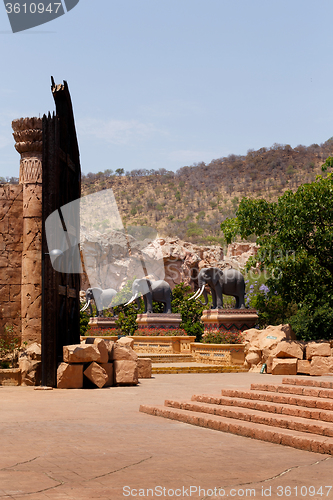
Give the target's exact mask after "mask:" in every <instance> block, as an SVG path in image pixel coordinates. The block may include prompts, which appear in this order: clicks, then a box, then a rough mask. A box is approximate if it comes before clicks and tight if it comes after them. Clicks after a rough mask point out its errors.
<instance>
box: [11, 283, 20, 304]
mask: <svg viewBox="0 0 333 500" xmlns="http://www.w3.org/2000/svg"><path fill="white" fill-rule="evenodd" d="M9 300H10V301H11V302H16V301H19V302H21V286H20V285H9Z"/></svg>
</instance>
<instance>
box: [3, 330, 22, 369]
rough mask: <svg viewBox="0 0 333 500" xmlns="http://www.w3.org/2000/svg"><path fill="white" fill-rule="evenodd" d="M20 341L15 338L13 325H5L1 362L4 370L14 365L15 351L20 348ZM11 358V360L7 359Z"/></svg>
mask: <svg viewBox="0 0 333 500" xmlns="http://www.w3.org/2000/svg"><path fill="white" fill-rule="evenodd" d="M19 343H20V339H19V338H18V337H16V336H15V332H14V327H13V325H5V327H4V331H3V332H2V334H1V338H0V360H1V367H2V368H9V366H10V364H11V365H12V366H13V365H14V355H15V351H16V350H17V349H18V348H19ZM8 357H9V358H10V360H8V359H5V358H8Z"/></svg>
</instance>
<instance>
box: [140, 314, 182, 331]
mask: <svg viewBox="0 0 333 500" xmlns="http://www.w3.org/2000/svg"><path fill="white" fill-rule="evenodd" d="M136 322H137V324H138V326H139V330H140V329H142V328H152V329H153V328H166V329H167V330H176V329H177V328H179V325H180V323H181V322H182V318H181V315H180V314H173V313H171V314H167V313H165V314H164V313H150V314H148V313H146V314H138V315H137V317H136Z"/></svg>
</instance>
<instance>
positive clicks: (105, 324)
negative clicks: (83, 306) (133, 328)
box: [89, 316, 117, 330]
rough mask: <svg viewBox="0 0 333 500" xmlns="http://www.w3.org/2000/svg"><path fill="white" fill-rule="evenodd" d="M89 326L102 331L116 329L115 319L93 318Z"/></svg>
mask: <svg viewBox="0 0 333 500" xmlns="http://www.w3.org/2000/svg"><path fill="white" fill-rule="evenodd" d="M89 326H90V327H91V328H101V329H102V330H115V329H116V328H117V325H116V318H114V317H112V318H109V317H107V318H104V317H101V316H94V317H91V318H90V321H89Z"/></svg>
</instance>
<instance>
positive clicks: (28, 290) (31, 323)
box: [12, 118, 43, 344]
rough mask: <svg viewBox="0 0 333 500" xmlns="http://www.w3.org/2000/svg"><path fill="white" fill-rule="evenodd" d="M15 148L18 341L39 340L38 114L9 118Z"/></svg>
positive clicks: (40, 140) (40, 144)
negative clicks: (19, 236)
mask: <svg viewBox="0 0 333 500" xmlns="http://www.w3.org/2000/svg"><path fill="white" fill-rule="evenodd" d="M12 127H13V130H14V133H13V136H14V139H15V141H16V144H15V148H16V150H17V151H18V152H19V153H20V155H21V161H20V181H19V182H20V184H23V253H22V285H21V286H22V288H21V316H22V344H23V342H28V344H31V343H32V342H38V343H41V333H42V152H43V132H42V119H41V118H20V119H19V120H14V121H13V122H12Z"/></svg>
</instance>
